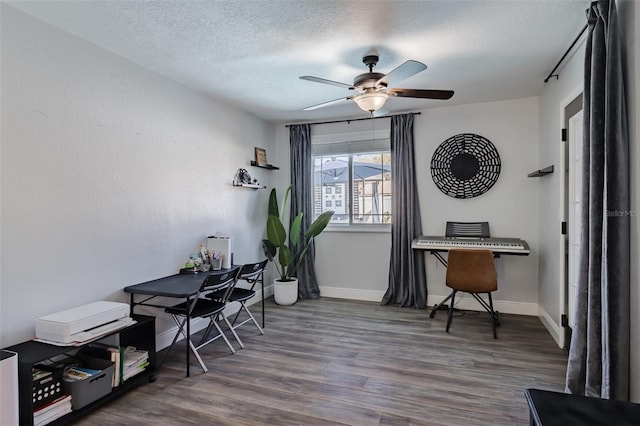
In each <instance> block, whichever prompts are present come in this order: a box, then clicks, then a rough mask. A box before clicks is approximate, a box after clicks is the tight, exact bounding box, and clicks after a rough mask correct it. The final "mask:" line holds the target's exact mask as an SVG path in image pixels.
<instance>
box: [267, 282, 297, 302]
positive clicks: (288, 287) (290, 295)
mask: <svg viewBox="0 0 640 426" xmlns="http://www.w3.org/2000/svg"><path fill="white" fill-rule="evenodd" d="M273 299H274V300H275V301H276V303H277V304H278V305H293V304H294V303H296V301H297V300H298V279H297V278H292V281H279V280H273Z"/></svg>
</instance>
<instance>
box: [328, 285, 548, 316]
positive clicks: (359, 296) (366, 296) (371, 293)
mask: <svg viewBox="0 0 640 426" xmlns="http://www.w3.org/2000/svg"><path fill="white" fill-rule="evenodd" d="M384 293H385V292H384V291H381V290H358V289H353V288H341V287H325V286H320V296H321V297H335V298H337V299H352V300H363V301H367V302H380V301H381V300H382V297H383V296H384ZM445 297H446V296H428V297H427V305H428V306H433V305H434V303H440V302H441V301H442V300H444V299H445ZM493 306H494V309H495V310H496V311H498V312H503V313H506V314H518V315H530V316H536V315H538V304H537V303H525V302H511V301H508V300H495V299H494V301H493ZM456 307H457V308H460V309H465V310H470V311H482V310H484V308H483V307H482V306H481V305H480V304H479V303H478V302H477V301H476V300H475V299H474V298H473V297H472V296H471V295H467V294H465V295H464V296H463V297H462V298H460V297H457V298H456Z"/></svg>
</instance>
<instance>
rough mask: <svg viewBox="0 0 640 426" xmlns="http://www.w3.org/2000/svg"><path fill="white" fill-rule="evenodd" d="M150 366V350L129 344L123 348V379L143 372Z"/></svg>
mask: <svg viewBox="0 0 640 426" xmlns="http://www.w3.org/2000/svg"><path fill="white" fill-rule="evenodd" d="M147 366H149V352H147V351H144V350H142V349H136V348H135V347H133V346H127V347H126V348H124V349H123V350H122V381H123V382H124V381H125V380H127V379H129V378H131V377H133V376H135V375H136V374H138V373H142V372H143V371H144V370H145V368H147Z"/></svg>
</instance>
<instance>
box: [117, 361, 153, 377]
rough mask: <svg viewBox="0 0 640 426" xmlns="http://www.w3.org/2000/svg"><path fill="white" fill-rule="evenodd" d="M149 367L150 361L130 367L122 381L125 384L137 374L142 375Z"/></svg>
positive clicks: (124, 373) (123, 374)
mask: <svg viewBox="0 0 640 426" xmlns="http://www.w3.org/2000/svg"><path fill="white" fill-rule="evenodd" d="M148 366H149V361H143V362H142V363H141V364H139V365H135V366H132V367H130V368H129V369H127V370H126V371H125V372H123V373H122V381H123V382H124V381H125V380H127V379H130V378H131V377H133V376H135V375H136V374H140V373H142V372H143V371H144V370H146V369H147V367H148Z"/></svg>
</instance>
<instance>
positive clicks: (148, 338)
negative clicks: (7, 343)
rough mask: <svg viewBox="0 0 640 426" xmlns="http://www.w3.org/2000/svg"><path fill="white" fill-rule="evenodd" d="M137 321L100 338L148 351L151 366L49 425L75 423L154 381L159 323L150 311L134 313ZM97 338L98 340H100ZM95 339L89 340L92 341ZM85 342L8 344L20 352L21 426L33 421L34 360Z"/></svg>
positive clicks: (73, 350) (66, 351)
mask: <svg viewBox="0 0 640 426" xmlns="http://www.w3.org/2000/svg"><path fill="white" fill-rule="evenodd" d="M132 317H133V319H135V320H136V321H137V322H136V323H135V324H132V325H130V326H129V327H126V328H123V329H121V330H117V331H114V332H113V333H110V334H108V335H106V336H104V337H102V338H101V339H99V340H102V339H107V338H113V337H114V336H115V338H116V339H117V340H118V342H119V343H118V344H119V345H120V346H135V347H136V348H138V349H143V350H146V351H148V352H149V366H148V367H147V368H146V369H145V371H143V372H142V373H139V374H137V375H135V376H133V377H131V378H130V379H128V380H127V381H125V382H124V383H121V384H120V385H119V386H117V387H115V388H113V389H112V390H111V392H110V393H109V394H107V395H105V396H104V397H102V398H100V399H98V400H96V401H94V402H92V403H90V404H88V405H86V406H84V407H82V408H81V409H80V410H74V411H72V412H71V413H69V414H66V415H64V416H62V417H60V418H59V419H56V420H54V421H53V422H51V423H49V424H50V425H67V424H71V423H73V422H74V421H75V420H77V419H78V418H79V417H82V416H84V415H87V414H88V413H90V412H91V411H93V410H95V409H96V408H98V407H100V406H101V405H104V404H105V403H107V402H109V401H111V400H112V399H114V398H117V397H119V396H121V395H122V394H124V393H126V392H127V391H128V390H130V389H132V388H134V387H136V386H138V385H141V384H143V383H148V382H153V381H155V380H156V366H157V364H156V326H155V317H152V316H147V315H132ZM99 340H98V341H99ZM90 343H93V342H89V343H87V345H88V344H90ZM81 348H82V346H79V347H75V346H54V345H48V344H46V343H40V342H36V341H32V340H31V341H28V342H23V343H19V344H17V345H14V346H11V347H8V348H6V349H7V350H10V351H13V352H16V353H17V354H18V399H19V409H18V411H19V415H20V425H21V426H32V425H33V401H32V392H33V385H32V383H33V382H32V375H31V369H32V367H33V366H34V365H35V364H38V363H40V362H42V361H46V360H48V359H51V358H53V357H57V356H60V355H64V354H74V353H76V352H77V351H78V350H80V349H81Z"/></svg>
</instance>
